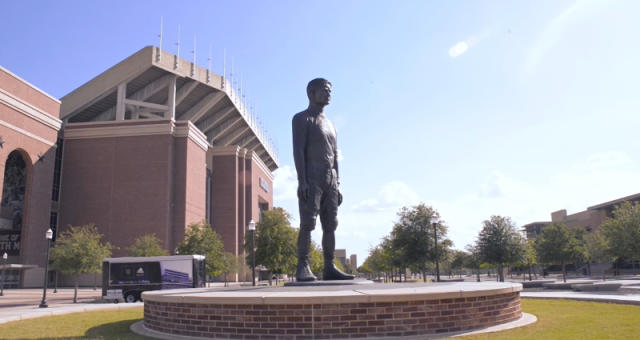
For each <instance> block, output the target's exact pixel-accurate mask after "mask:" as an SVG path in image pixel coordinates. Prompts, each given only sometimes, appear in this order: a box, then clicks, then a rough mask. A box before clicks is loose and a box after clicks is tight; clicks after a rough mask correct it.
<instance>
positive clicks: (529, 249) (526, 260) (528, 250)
mask: <svg viewBox="0 0 640 340" xmlns="http://www.w3.org/2000/svg"><path fill="white" fill-rule="evenodd" d="M524 247H525V248H524V256H523V261H522V263H523V264H524V265H525V266H526V267H527V269H528V270H529V281H531V280H533V278H532V277H531V272H532V269H534V267H535V266H536V264H538V255H537V254H536V248H535V239H529V240H527V241H526V243H525V245H524ZM533 272H535V270H533ZM536 275H537V274H536ZM536 278H537V276H536ZM523 281H524V278H523Z"/></svg>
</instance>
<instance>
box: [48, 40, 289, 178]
mask: <svg viewBox="0 0 640 340" xmlns="http://www.w3.org/2000/svg"><path fill="white" fill-rule="evenodd" d="M60 111H61V112H60V118H61V119H62V120H63V121H64V122H65V123H78V122H99V121H116V120H135V119H141V120H144V119H172V120H175V121H185V120H190V121H191V123H193V124H194V125H195V126H196V127H197V128H198V129H199V130H200V131H201V132H202V133H203V134H204V135H206V137H207V141H208V143H209V145H210V146H211V147H218V146H230V145H236V146H239V147H241V148H245V149H248V150H251V151H254V152H255V153H256V154H257V155H258V157H260V159H261V160H262V161H263V163H264V164H265V165H267V167H268V168H269V169H270V170H271V171H273V170H275V169H277V168H278V156H277V154H276V151H275V150H274V148H273V146H272V145H271V143H270V141H269V138H268V137H267V136H266V134H265V133H264V131H263V130H262V129H261V128H260V127H259V125H258V124H257V122H256V120H255V117H254V116H252V115H251V113H250V112H249V110H248V108H247V107H245V105H243V101H242V100H241V98H239V95H238V93H237V92H236V91H235V90H234V89H233V86H232V84H231V81H230V80H229V79H226V78H225V77H223V76H221V75H218V74H215V73H212V72H210V71H209V70H207V69H205V68H202V67H199V66H197V65H195V64H193V63H192V62H189V61H187V60H184V59H181V58H179V57H177V56H175V55H173V54H171V53H169V52H166V51H163V50H160V49H159V48H157V47H154V46H147V47H145V48H143V49H141V50H140V51H138V52H136V53H135V54H133V55H132V56H130V57H128V58H126V59H125V60H123V61H121V62H120V63H118V64H117V65H115V66H113V67H111V68H110V69H108V70H106V71H105V72H103V73H102V74H100V75H98V76H97V77H95V78H93V79H92V80H90V81H88V82H87V83H85V84H84V85H82V86H80V87H79V88H77V89H76V90H74V91H73V92H71V93H69V94H68V95H66V96H65V97H63V98H62V106H61V109H60Z"/></svg>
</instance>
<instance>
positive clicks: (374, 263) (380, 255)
mask: <svg viewBox="0 0 640 340" xmlns="http://www.w3.org/2000/svg"><path fill="white" fill-rule="evenodd" d="M390 259H391V256H390V255H389V254H388V253H387V252H386V250H385V248H384V247H383V245H382V244H380V245H378V246H376V247H375V248H372V249H370V250H369V256H367V258H366V259H365V260H364V262H363V263H362V266H361V268H363V269H361V271H363V272H370V273H373V274H376V278H378V277H380V274H383V275H384V276H385V280H386V274H387V273H388V272H389V271H390V270H391V260H390Z"/></svg>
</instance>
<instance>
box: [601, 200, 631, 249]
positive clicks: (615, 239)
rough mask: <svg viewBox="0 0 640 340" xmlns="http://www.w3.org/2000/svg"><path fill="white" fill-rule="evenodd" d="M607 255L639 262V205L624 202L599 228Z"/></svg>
mask: <svg viewBox="0 0 640 340" xmlns="http://www.w3.org/2000/svg"><path fill="white" fill-rule="evenodd" d="M601 231H602V234H603V235H604V238H605V240H606V242H607V249H608V251H609V253H610V254H611V255H612V256H614V257H617V258H618V259H625V260H630V261H636V260H640V203H638V202H635V203H633V204H632V203H630V202H624V203H622V204H620V205H618V206H617V207H616V208H615V209H614V210H613V218H610V219H607V220H606V221H605V222H604V223H603V224H602V228H601Z"/></svg>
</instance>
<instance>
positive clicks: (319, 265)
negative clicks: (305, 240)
mask: <svg viewBox="0 0 640 340" xmlns="http://www.w3.org/2000/svg"><path fill="white" fill-rule="evenodd" d="M309 266H310V267H311V271H312V272H313V274H314V275H315V276H317V277H322V270H323V269H324V256H323V255H322V248H320V246H319V245H318V244H316V243H315V242H314V241H311V248H310V249H309Z"/></svg>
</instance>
